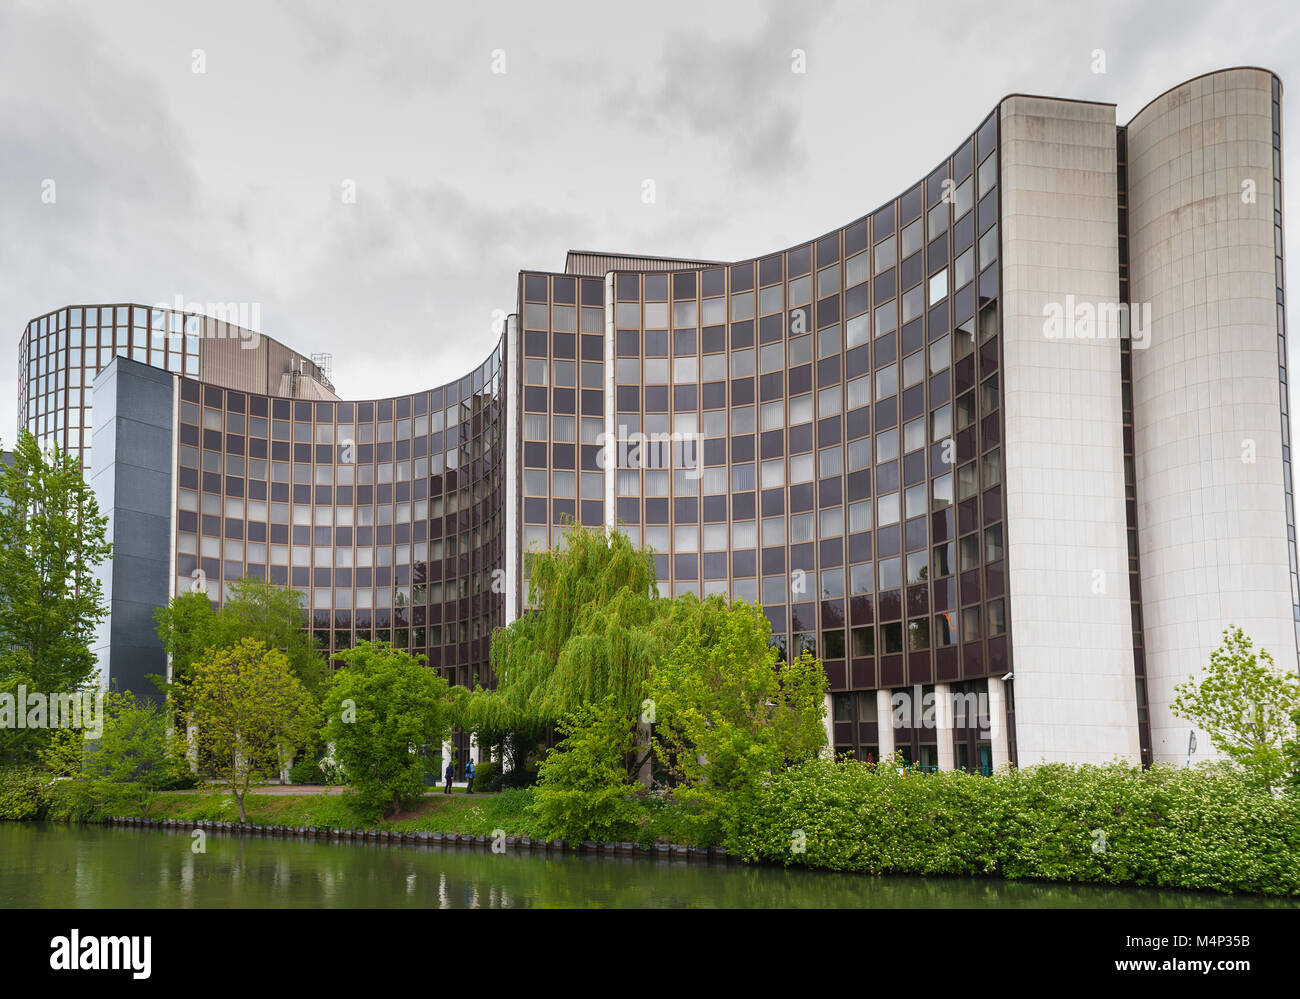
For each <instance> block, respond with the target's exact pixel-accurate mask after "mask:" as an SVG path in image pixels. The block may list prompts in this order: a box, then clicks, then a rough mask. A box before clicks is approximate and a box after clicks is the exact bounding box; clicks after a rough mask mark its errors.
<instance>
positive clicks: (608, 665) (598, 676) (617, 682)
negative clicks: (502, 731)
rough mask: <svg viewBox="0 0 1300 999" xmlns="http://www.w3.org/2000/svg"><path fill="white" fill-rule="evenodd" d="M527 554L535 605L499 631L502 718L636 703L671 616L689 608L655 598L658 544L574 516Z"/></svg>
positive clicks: (632, 709)
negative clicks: (546, 547) (648, 546)
mask: <svg viewBox="0 0 1300 999" xmlns="http://www.w3.org/2000/svg"><path fill="white" fill-rule="evenodd" d="M528 558H529V560H530V561H529V564H530V566H531V575H530V577H529V584H528V592H529V602H530V603H531V604H532V605H533V606H534V607H536V608H537V610H536V611H535V612H534V613H530V614H525V615H524V616H523V617H521V618H519V619H518V620H516V621H513V622H511V623H510V625H509V626H508V627H506V628H502V629H499V630H498V631H497V632H496V633H495V634H494V635H493V636H492V660H493V663H494V664H495V667H496V671H497V676H498V678H499V683H498V687H497V691H496V693H495V694H494V695H493V696H492V704H491V707H492V709H493V710H494V711H495V712H496V718H495V723H496V725H497V727H499V728H508V727H512V726H516V725H519V724H520V723H530V724H543V725H553V724H555V723H556V722H557V721H559V720H560V719H561V718H563V717H565V716H567V715H569V714H570V713H572V712H573V711H575V710H577V709H578V708H580V707H582V706H583V705H585V704H592V703H598V702H602V701H604V700H606V699H611V700H612V703H613V705H614V706H615V708H616V709H617V710H618V711H619V712H621V713H623V714H626V715H628V716H629V717H631V716H632V715H634V714H636V713H637V712H639V710H640V704H641V700H642V698H643V697H644V691H645V681H646V677H647V675H648V673H649V670H650V666H651V665H652V664H653V663H655V662H656V661H658V659H659V658H660V657H661V656H662V655H663V652H664V644H665V640H666V638H667V636H668V635H669V634H670V633H671V625H672V620H671V619H672V618H673V617H674V616H680V615H684V614H685V613H687V612H686V611H684V610H682V609H681V608H679V607H678V604H679V601H667V600H659V599H657V594H658V590H657V587H656V583H655V573H654V556H653V554H652V553H651V552H648V551H644V550H639V549H637V548H635V547H633V545H632V543H631V542H630V541H629V540H628V539H627V537H626V536H624V535H623V534H620V533H618V532H616V531H615V532H606V531H604V530H603V529H587V528H583V527H580V526H578V525H573V524H570V525H569V526H568V527H567V529H566V530H565V533H564V539H563V542H562V544H561V546H560V547H559V548H558V549H557V550H555V551H546V552H534V553H530V554H529V556H528Z"/></svg>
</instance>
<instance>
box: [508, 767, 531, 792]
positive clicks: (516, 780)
mask: <svg viewBox="0 0 1300 999" xmlns="http://www.w3.org/2000/svg"><path fill="white" fill-rule="evenodd" d="M536 783H537V771H536V770H526V769H524V768H523V767H516V768H515V769H514V770H507V771H506V772H505V773H503V774H502V775H501V786H502V787H503V788H511V789H515V790H517V789H519V788H525V787H532V786H533V785H534V784H536Z"/></svg>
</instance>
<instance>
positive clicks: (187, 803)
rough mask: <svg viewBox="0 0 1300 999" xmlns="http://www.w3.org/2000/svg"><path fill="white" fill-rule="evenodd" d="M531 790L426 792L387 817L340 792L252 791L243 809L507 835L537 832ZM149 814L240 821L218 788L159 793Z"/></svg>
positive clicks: (268, 815) (346, 822) (293, 819)
mask: <svg viewBox="0 0 1300 999" xmlns="http://www.w3.org/2000/svg"><path fill="white" fill-rule="evenodd" d="M531 803H532V792H531V791H530V790H520V791H501V792H498V793H495V794H474V795H468V794H464V793H461V792H457V793H454V794H443V793H442V792H441V791H439V792H436V793H433V794H428V795H426V796H425V797H424V798H423V799H422V800H420V801H419V802H416V803H415V805H414V806H413V807H411V808H410V809H407V810H405V811H403V812H400V813H399V814H397V815H395V816H392V817H390V818H383V817H381V816H378V815H375V814H368V813H365V812H363V811H359V810H358V809H356V808H355V807H354V806H353V805H352V804H351V803H350V802H349V800H348V799H347V798H346V797H344V796H342V795H337V794H333V795H327V794H275V793H274V792H264V793H258V794H250V795H248V797H247V798H245V799H244V811H245V812H246V813H247V815H248V821H249V823H251V824H252V825H284V826H310V827H317V828H321V827H324V828H331V829H363V828H364V829H382V830H384V831H386V832H441V833H469V834H472V835H475V836H488V835H491V834H492V831H493V830H495V829H505V831H506V833H507V835H513V836H530V837H539V838H540V836H541V830H540V829H539V828H537V825H536V822H535V820H534V819H533V818H532V816H531V815H529V814H528V813H527V811H526V809H527V807H528V805H529V804H531ZM150 817H151V818H158V819H177V820H179V821H182V822H198V821H202V820H207V821H211V822H238V821H239V809H238V808H236V806H235V799H234V798H233V797H232V796H231V795H229V794H225V793H223V792H220V791H171V792H168V793H166V794H163V795H160V796H159V800H158V804H157V805H156V806H155V807H154V808H153V809H152V810H151V811H150Z"/></svg>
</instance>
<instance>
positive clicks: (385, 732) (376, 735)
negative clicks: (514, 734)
mask: <svg viewBox="0 0 1300 999" xmlns="http://www.w3.org/2000/svg"><path fill="white" fill-rule="evenodd" d="M338 658H339V659H340V660H341V661H342V663H343V668H342V669H340V670H339V671H338V673H337V674H336V675H335V678H334V682H333V684H332V685H331V687H330V690H329V693H328V694H327V695H326V698H325V713H326V717H327V718H328V722H327V723H326V726H325V731H324V733H323V738H324V739H325V741H326V742H327V743H332V744H333V747H334V751H333V759H334V760H335V761H336V762H337V763H338V764H339V765H340V766H341V768H342V770H343V772H344V773H345V774H346V775H347V780H348V783H349V784H350V785H351V786H352V788H353V790H354V792H355V794H356V796H357V798H358V799H359V800H360V802H361V803H362V804H363V805H364V806H365V807H367V808H387V809H389V810H391V811H396V810H398V809H400V808H401V807H402V806H403V805H405V804H408V803H410V802H411V801H414V800H415V799H417V798H418V797H419V796H420V795H421V794H423V793H424V790H425V786H424V774H425V771H426V769H432V768H433V767H435V766H436V763H435V762H434V758H435V756H436V755H437V754H438V753H439V752H440V751H441V749H442V742H443V740H444V739H445V738H446V737H447V733H448V732H449V731H450V729H451V719H452V707H451V703H450V701H449V699H448V694H447V682H446V681H445V680H444V679H442V677H440V676H438V674H437V673H436V672H435V671H434V670H432V669H430V668H428V667H427V666H424V665H423V664H421V663H420V661H419V660H417V659H416V658H414V657H413V656H411V655H410V654H408V653H406V652H403V651H399V650H397V649H394V648H392V647H391V646H390V645H388V644H387V643H380V644H378V645H373V644H371V643H370V642H360V643H358V644H357V646H356V647H355V648H353V649H349V650H348V651H347V652H343V653H340V654H339V655H338Z"/></svg>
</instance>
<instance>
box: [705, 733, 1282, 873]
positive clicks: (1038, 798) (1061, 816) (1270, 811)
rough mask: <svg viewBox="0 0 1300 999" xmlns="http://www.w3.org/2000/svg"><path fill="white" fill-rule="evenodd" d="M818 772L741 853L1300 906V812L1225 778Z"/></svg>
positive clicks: (801, 771) (1139, 773)
mask: <svg viewBox="0 0 1300 999" xmlns="http://www.w3.org/2000/svg"><path fill="white" fill-rule="evenodd" d="M899 762H900V761H899V760H898V758H897V756H895V758H894V759H892V760H884V761H881V764H880V765H879V766H872V765H868V764H865V763H857V762H853V761H846V762H839V763H836V762H831V761H829V760H815V761H811V762H808V763H804V764H802V765H800V766H797V767H794V768H792V769H791V770H789V771H786V772H783V773H780V774H776V775H774V776H773V777H772V779H771V780H770V781H769V782H768V783H767V784H766V785H764V786H762V787H761V788H760V789H759V792H758V793H757V794H756V795H755V797H754V799H753V802H752V805H751V807H750V808H749V809H748V812H747V814H746V815H745V817H744V822H743V824H742V826H741V832H740V833H739V835H737V836H736V837H735V838H734V839H732V840H731V841H729V842H728V844H727V845H728V846H729V847H731V848H732V849H734V850H736V851H737V852H739V853H740V854H741V855H742V856H744V857H745V858H746V859H749V860H766V861H772V862H777V863H783V864H799V865H803V866H808V867H820V868H828V869H831V870H845V871H861V872H864V873H869V874H882V873H892V874H923V875H974V874H995V875H1001V876H1003V877H1008V878H1047V879H1051V880H1057V881H1087V882H1100V883H1107V884H1132V885H1147V886H1153V887H1178V888H1188V889H1203V890H1211V891H1220V892H1231V891H1236V892H1258V893H1262V894H1277V895H1288V894H1296V893H1300V865H1297V864H1296V862H1295V858H1296V856H1297V855H1300V801H1297V800H1296V799H1295V798H1294V797H1292V798H1277V797H1275V796H1273V795H1271V794H1268V793H1266V792H1264V791H1262V790H1261V789H1259V788H1258V786H1256V785H1255V784H1254V783H1252V782H1251V781H1250V780H1249V779H1248V777H1247V776H1246V775H1245V774H1244V773H1243V772H1241V771H1240V770H1237V769H1233V768H1229V767H1224V766H1217V767H1216V766H1203V767H1198V768H1195V769H1185V768H1184V769H1177V768H1173V767H1168V766H1164V765H1159V766H1155V767H1152V768H1150V769H1148V770H1142V769H1141V768H1139V767H1136V766H1131V765H1129V764H1125V763H1114V764H1110V765H1107V766H1079V767H1072V766H1067V765H1065V764H1044V765H1042V766H1037V767H1033V768H1030V769H1028V770H1013V769H1002V770H999V771H997V772H996V773H995V774H994V775H993V776H992V777H979V776H974V775H971V774H967V773H965V772H962V771H944V772H940V773H937V774H930V775H923V774H916V773H910V772H907V771H904V773H903V774H901V775H900V774H899V773H898V770H897V766H898V764H899Z"/></svg>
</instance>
